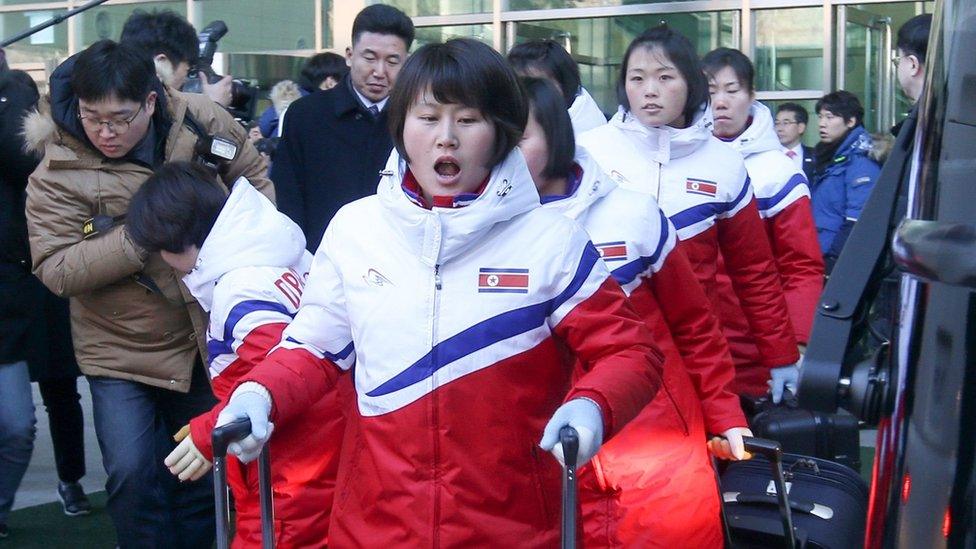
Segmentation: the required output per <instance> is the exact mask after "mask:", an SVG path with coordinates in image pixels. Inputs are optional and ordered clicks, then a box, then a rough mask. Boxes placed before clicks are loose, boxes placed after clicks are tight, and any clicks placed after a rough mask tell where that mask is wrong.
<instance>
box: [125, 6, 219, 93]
mask: <svg viewBox="0 0 976 549" xmlns="http://www.w3.org/2000/svg"><path fill="white" fill-rule="evenodd" d="M225 32H226V27H225ZM201 34H202V33H201ZM208 35H209V33H208ZM217 39H219V36H218V37H217ZM119 41H120V42H124V43H127V44H131V45H133V46H135V47H137V48H139V49H140V50H142V51H143V52H144V53H145V54H146V55H148V56H149V57H151V58H152V60H153V63H154V64H155V66H156V75H157V76H158V77H159V79H160V80H162V81H163V83H164V84H166V85H167V86H170V87H172V88H175V89H178V90H179V89H183V88H184V86H185V85H186V83H187V81H188V80H190V79H191V78H192V79H193V80H194V81H195V84H193V85H192V86H190V87H191V88H192V89H184V90H183V91H187V92H191V93H203V94H204V95H206V96H207V97H209V98H210V99H213V100H214V101H216V102H217V103H219V104H221V105H223V106H224V107H231V106H232V105H234V104H235V103H234V77H233V76H230V75H227V76H222V77H219V76H217V75H216V74H215V73H213V70H212V69H211V70H210V76H209V77H207V76H204V77H203V78H201V77H200V75H199V74H198V73H199V71H200V70H201V65H200V63H199V62H198V60H199V58H200V52H201V49H202V48H203V44H206V43H209V40H207V39H203V38H201V39H200V41H198V36H197V32H196V30H195V29H194V28H193V25H191V24H190V23H189V22H188V21H187V20H186V19H184V18H183V17H181V16H180V15H178V14H176V13H173V12H171V11H168V10H167V11H153V12H147V11H144V10H136V11H134V12H132V15H130V16H129V18H128V19H127V20H126V22H125V26H124V27H123V28H122V36H121V37H120V38H119ZM201 41H202V42H203V43H201ZM212 50H216V41H214V45H213V48H212ZM212 61H213V51H211V52H210V62H212ZM205 65H206V66H207V67H209V63H205ZM191 71H192V72H193V74H190V73H191ZM214 77H216V78H214Z"/></svg>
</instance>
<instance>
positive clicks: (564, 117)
mask: <svg viewBox="0 0 976 549" xmlns="http://www.w3.org/2000/svg"><path fill="white" fill-rule="evenodd" d="M522 85H523V86H524V87H525V94H526V96H528V98H529V116H531V117H533V118H534V119H535V121H536V122H538V123H539V126H541V127H542V133H543V135H544V136H545V138H546V144H547V145H548V146H549V155H548V158H546V167H545V168H543V170H542V176H543V177H547V178H556V177H566V175H567V174H569V172H570V170H571V169H572V168H573V158H574V157H575V156H576V136H575V134H574V133H573V121H572V120H570V118H569V112H568V111H567V110H566V107H565V106H564V105H563V101H562V99H563V98H562V94H560V93H559V90H558V89H556V85H555V84H553V83H552V82H551V81H549V80H546V79H545V78H533V77H531V76H527V77H523V78H522Z"/></svg>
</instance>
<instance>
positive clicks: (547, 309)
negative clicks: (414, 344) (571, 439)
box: [366, 243, 600, 397]
mask: <svg viewBox="0 0 976 549" xmlns="http://www.w3.org/2000/svg"><path fill="white" fill-rule="evenodd" d="M599 259H600V252H598V251H597V249H596V248H595V247H594V246H593V244H592V243H587V245H586V248H585V249H584V250H583V255H582V257H581V258H580V261H579V264H578V266H577V267H576V273H575V274H574V275H573V279H572V280H571V281H570V283H569V285H568V286H567V287H566V289H565V290H563V291H562V292H560V293H559V295H557V296H556V297H554V298H552V299H550V300H548V301H543V302H542V303H536V304H534V305H529V306H527V307H521V308H519V309H515V310H512V311H506V312H504V313H501V314H499V315H496V316H493V317H491V318H488V319H485V320H482V321H481V322H479V323H477V324H475V325H474V326H471V327H470V328H467V329H466V330H464V331H462V332H460V333H458V334H456V335H454V336H451V337H449V338H447V339H445V340H444V341H442V342H440V343H438V344H437V345H435V346H434V348H433V349H431V350H430V351H429V352H428V353H427V354H426V355H424V356H423V357H421V358H420V360H418V361H416V362H414V363H413V364H411V365H410V366H408V367H407V368H406V369H405V370H403V371H402V372H400V373H399V374H397V375H395V376H393V377H392V378H391V379H390V380H388V381H386V382H384V383H382V384H381V385H380V386H379V387H377V388H375V389H373V390H372V391H370V392H368V393H366V395H367V396H371V397H378V396H383V395H388V394H390V393H393V392H396V391H399V390H400V389H404V388H406V387H409V386H411V385H413V384H415V383H419V382H420V381H423V380H425V379H427V378H429V377H431V376H433V375H434V372H436V371H437V370H440V369H441V368H443V367H444V366H447V365H448V364H450V363H452V362H455V361H457V360H460V359H462V358H464V357H466V356H468V355H470V354H472V353H475V352H477V351H480V350H481V349H484V348H486V347H489V346H491V345H494V344H495V343H498V342H499V341H504V340H506V339H509V338H512V337H515V336H517V335H519V334H523V333H525V332H528V331H530V330H533V329H535V328H538V327H539V326H542V325H543V324H545V322H546V319H547V318H549V316H550V315H552V314H553V313H554V312H555V311H556V309H558V308H559V307H560V306H561V305H562V304H563V303H565V302H566V301H568V300H569V299H570V298H571V297H573V296H574V295H576V292H578V291H579V289H580V288H581V287H582V286H583V283H584V282H586V279H587V278H588V277H589V276H590V273H591V272H592V270H593V266H594V265H595V264H596V262H597V261H598V260H599Z"/></svg>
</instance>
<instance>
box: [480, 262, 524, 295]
mask: <svg viewBox="0 0 976 549" xmlns="http://www.w3.org/2000/svg"><path fill="white" fill-rule="evenodd" d="M478 293H487V294H527V293H529V270H528V269H496V268H488V267H482V268H480V269H478Z"/></svg>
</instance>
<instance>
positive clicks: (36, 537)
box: [0, 492, 115, 549]
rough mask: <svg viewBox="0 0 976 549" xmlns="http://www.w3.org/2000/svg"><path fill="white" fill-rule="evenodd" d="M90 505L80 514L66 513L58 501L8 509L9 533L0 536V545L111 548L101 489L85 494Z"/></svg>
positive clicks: (28, 548) (112, 540)
mask: <svg viewBox="0 0 976 549" xmlns="http://www.w3.org/2000/svg"><path fill="white" fill-rule="evenodd" d="M88 497H89V498H90V499H91V502H92V506H93V507H94V509H93V510H92V513H91V514H90V515H87V516H84V517H69V516H66V515H65V514H64V512H63V511H62V510H61V503H60V502H56V503H46V504H44V505H38V506H35V507H27V508H25V509H18V510H17V511H14V512H12V513H10V517H8V518H7V526H8V527H10V537H9V538H6V539H0V548H3V549H7V548H10V549H13V548H15V547H16V548H17V549H34V548H37V549H61V548H65V549H68V548H71V549H112V548H113V547H115V529H114V528H113V527H112V521H111V519H110V518H109V516H108V512H107V511H106V510H105V498H106V496H105V492H95V493H92V494H89V495H88Z"/></svg>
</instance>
